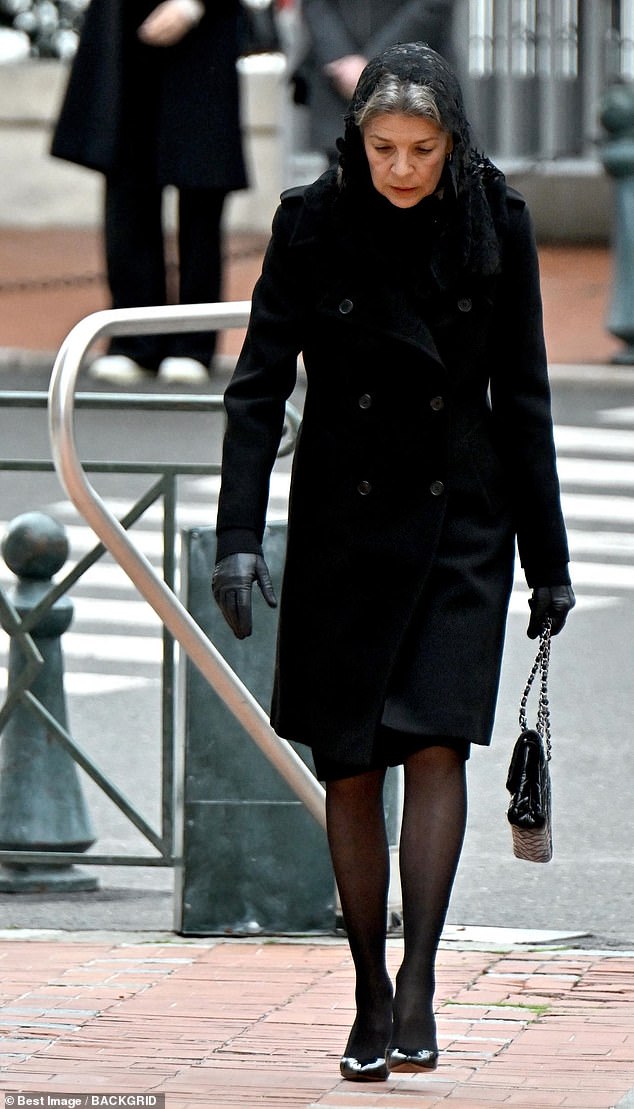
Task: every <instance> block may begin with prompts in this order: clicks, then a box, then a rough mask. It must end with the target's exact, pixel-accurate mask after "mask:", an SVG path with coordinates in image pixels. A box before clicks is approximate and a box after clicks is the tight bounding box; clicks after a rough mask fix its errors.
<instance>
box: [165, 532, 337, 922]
mask: <svg viewBox="0 0 634 1109" xmlns="http://www.w3.org/2000/svg"><path fill="white" fill-rule="evenodd" d="M285 544H286V525H285V524H272V525H270V526H269V527H268V528H267V531H266V535H265V538H264V553H265V556H266V560H267V563H268V565H269V568H270V571H271V576H272V578H273V582H274V585H275V588H276V591H278V595H279V588H280V579H281V574H282V567H283V563H284V550H285ZM182 548H183V562H184V588H185V597H186V604H187V607H188V609H189V611H190V612H191V613H192V615H193V616H194V618H195V620H196V621H197V622H198V623H199V624H200V626H201V627H202V629H203V630H204V631H205V632H206V634H207V635H208V636H209V638H210V639H211V640H212V642H213V643H214V644H215V646H216V647H217V648H218V650H219V651H220V652H221V654H222V655H223V656H224V657H225V658H226V659H227V661H228V662H229V664H230V665H231V666H232V668H233V669H234V670H235V671H236V673H237V674H238V675H239V677H240V678H241V679H242V681H244V682H245V684H246V685H247V686H248V688H249V689H250V691H251V692H252V694H253V695H254V697H256V698H257V700H258V701H259V702H260V704H261V705H262V706H263V707H264V708H266V709H267V710H268V705H269V700H270V695H271V688H272V678H273V665H274V656H275V638H276V625H277V621H276V619H275V614H274V613H272V612H271V610H270V609H269V608H268V607H267V606H266V605H265V603H264V601H263V600H262V598H261V597H260V595H259V590H258V589H257V587H256V588H254V590H253V607H254V620H253V624H254V630H253V635H252V636H250V637H249V638H248V639H245V640H241V641H238V640H237V639H235V637H234V636H233V633H232V632H231V631H230V630H229V628H228V627H227V626H226V624H225V622H224V620H223V618H222V616H221V614H220V611H219V610H218V609H217V607H216V605H215V604H214V601H213V599H212V596H211V573H212V570H213V566H214V563H215V548H216V543H215V535H214V531H213V529H212V528H198V529H195V530H191V531H187V532H184V533H183V543H182ZM184 700H185V749H184V760H185V765H184V774H183V781H184V787H183V794H184V796H183V812H182V820H181V821H180V824H181V827H182V850H181V852H180V854H181V857H182V863H181V865H180V866H179V868H178V869H177V897H176V908H177V919H176V924H175V928H176V931H177V932H181V933H182V934H184V935H218V934H221V935H223V934H224V935H260V934H267V933H268V934H273V933H278V934H279V933H282V934H293V933H307V932H308V933H311V932H317V933H319V932H332V931H334V929H335V926H336V895H335V882H334V877H333V874H332V869H331V865H330V858H329V854H328V845H327V842H326V835H325V832H324V831H323V829H322V828H321V827H320V826H319V825H318V824H317V823H316V821H315V820H314V818H313V817H312V816H311V815H310V814H309V813H308V812H307V810H306V809H305V807H304V805H303V804H302V803H301V801H299V800H298V799H297V797H296V796H295V795H294V793H292V792H291V790H290V788H289V787H288V786H287V785H286V783H285V782H284V781H283V780H282V779H281V777H280V776H279V774H278V773H277V772H276V770H275V769H274V768H273V767H272V766H271V764H270V763H269V761H268V760H267V759H266V757H265V756H264V755H263V754H262V752H261V751H260V750H259V749H258V748H257V747H256V745H255V744H254V743H253V741H252V740H251V739H250V737H249V736H248V735H247V734H246V732H245V731H244V730H243V728H242V727H241V725H240V724H238V723H237V721H236V720H235V719H234V717H233V716H232V714H231V713H230V712H229V711H228V709H227V708H226V707H225V705H224V704H223V702H222V701H221V700H220V699H219V698H218V696H217V695H216V694H215V693H214V691H213V690H212V689H211V687H210V686H209V685H208V683H207V682H206V681H205V680H204V678H202V676H201V675H200V674H199V673H198V671H197V670H196V668H195V667H193V666H192V665H191V664H190V663H187V664H186V669H185V698H184ZM297 751H298V753H299V754H300V755H301V757H302V758H304V759H305V760H306V761H307V762H308V763H309V765H311V764H310V752H309V751H308V749H307V748H305V747H302V746H298V748H297Z"/></svg>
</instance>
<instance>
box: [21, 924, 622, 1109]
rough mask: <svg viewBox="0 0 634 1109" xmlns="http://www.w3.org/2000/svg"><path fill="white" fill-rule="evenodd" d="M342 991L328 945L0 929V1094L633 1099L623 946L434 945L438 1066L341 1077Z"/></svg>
mask: <svg viewBox="0 0 634 1109" xmlns="http://www.w3.org/2000/svg"><path fill="white" fill-rule="evenodd" d="M400 950H401V949H400V942H399V941H396V940H392V941H390V949H389V955H390V965H391V969H392V971H395V970H396V968H397V966H398V963H399V961H400ZM352 993H353V976H352V969H351V964H350V958H349V955H348V951H347V947H346V945H345V943H344V942H343V941H337V940H331V941H326V942H323V943H320V942H303V943H289V942H271V943H266V944H262V943H255V942H249V941H238V942H235V941H234V942H224V941H220V942H217V943H214V942H213V941H211V940H209V941H202V942H194V943H187V942H185V941H182V940H179V939H178V938H176V937H175V938H174V941H173V942H166V943H152V942H149V943H129V944H128V943H126V942H124V940H123V939H121V940H119V941H118V942H108V941H105V940H104V941H103V942H101V941H100V942H93V941H92V940H90V939H86V940H83V941H81V942H69V941H68V940H66V939H64V938H62V939H60V940H58V941H56V942H49V941H47V940H41V941H31V942H25V941H24V940H21V939H17V938H16V939H15V940H9V941H4V942H1V943H0V1024H1V1025H2V1030H3V1031H2V1041H1V1047H0V1067H1V1071H0V1090H2V1091H8V1090H12V1091H16V1090H21V1091H23V1092H43V1091H46V1092H48V1093H50V1094H53V1093H55V1092H66V1093H71V1092H72V1093H87V1094H97V1093H98V1094H102V1095H104V1094H107V1093H115V1092H116V1093H122V1092H126V1093H137V1094H138V1093H154V1094H158V1093H164V1094H165V1095H166V1102H165V1105H166V1109H201V1107H205V1109H210V1107H211V1109H231V1107H234V1106H240V1107H243V1106H245V1105H262V1106H266V1107H267V1109H307V1107H319V1109H379V1107H381V1109H383V1107H385V1109H432V1107H433V1106H439V1105H447V1106H452V1107H455V1109H496V1107H497V1106H513V1107H514V1109H548V1107H551V1106H562V1107H566V1109H612V1107H614V1106H617V1105H619V1102H621V1104H622V1105H623V1106H625V1105H628V1106H631V1105H632V1100H631V1092H632V1087H633V1086H634V955H632V953H627V954H624V953H615V954H608V953H593V952H586V951H584V952H577V951H554V950H544V951H535V950H523V949H522V950H518V949H517V948H515V949H513V950H507V951H502V952H500V951H498V952H487V951H481V950H473V949H466V948H461V949H456V948H454V947H448V946H446V945H445V946H443V948H442V949H441V952H440V956H439V966H438V990H437V1009H438V1013H439V1017H438V1030H439V1040H440V1048H441V1060H440V1065H439V1067H438V1070H437V1071H436V1072H434V1073H432V1074H430V1075H429V1076H426V1075H399V1076H396V1075H395V1076H394V1077H393V1078H391V1079H390V1080H389V1081H388V1082H386V1083H377V1084H372V1085H365V1084H364V1085H359V1084H353V1083H348V1082H343V1081H341V1080H340V1079H339V1075H338V1057H339V1054H340V1052H341V1050H342V1049H343V1047H344V1045H345V1041H346V1037H347V1032H348V1028H349V1025H350V1023H351V1021H352V1010H351V1002H352ZM628 1091H630V1097H627V1096H626V1095H627V1093H628Z"/></svg>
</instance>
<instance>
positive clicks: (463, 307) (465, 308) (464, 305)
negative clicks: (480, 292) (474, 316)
mask: <svg viewBox="0 0 634 1109" xmlns="http://www.w3.org/2000/svg"><path fill="white" fill-rule="evenodd" d="M471 308H472V304H471V297H461V298H460V300H459V301H458V311H459V312H470V311H471Z"/></svg>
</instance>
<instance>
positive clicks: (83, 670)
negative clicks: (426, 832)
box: [0, 367, 634, 947]
mask: <svg viewBox="0 0 634 1109" xmlns="http://www.w3.org/2000/svg"><path fill="white" fill-rule="evenodd" d="M46 383H47V375H46V373H45V372H44V371H43V370H40V371H37V372H36V371H31V372H27V371H26V370H21V371H19V372H10V371H9V370H5V371H3V374H2V380H0V386H2V387H3V388H4V389H29V390H34V389H45V388H46ZM223 384H224V379H223V378H222V377H220V378H219V379H217V380H215V381H214V382H213V383H212V386H211V391H214V392H215V391H218V392H221V391H222V387H223ZM88 387H92V386H89V385H88V383H87V382H86V383H83V382H82V383H80V388H88ZM633 398H634V389H633V388H632V387H631V386H630V383H629V378H628V377H627V372H625V373H623V374H613V373H612V372H611V371H602V370H601V368H599V367H597V368H596V373H592V372H590V374H588V372H587V371H586V373H585V374H581V375H580V376H577V377H576V378H575V379H572V380H567V379H565V377H559V376H557V377H556V379H555V381H554V406H555V417H556V424H557V435H558V443H559V454H560V469H561V477H562V486H563V490H564V497H565V502H564V503H565V509H566V515H567V518H568V524H569V528H570V533H571V546H572V550H573V560H574V584H575V588H576V593H577V596H578V600H579V603H578V606H577V608H576V609H575V611H574V612H573V614H572V616H571V618H570V621H569V624H568V626H567V628H566V629H565V631H564V633H563V634H562V635H561V636H560V637H559V638H558V639H557V640H555V641H554V643H553V651H552V668H551V710H552V721H553V748H554V754H553V763H552V774H553V783H554V811H555V825H554V838H555V854H554V859H553V861H552V862H551V863H550V864H548V865H547V866H537V865H533V864H528V863H521V862H519V861H518V860H516V859H514V858H513V856H512V851H511V837H510V830H509V828H508V825H507V823H506V819H505V810H506V801H507V795H506V791H505V778H506V769H507V765H508V760H509V757H510V752H511V749H512V745H513V742H514V740H515V738H516V736H517V733H518V724H517V709H518V703H519V697H520V694H521V692H522V689H523V686H524V682H525V678H526V675H527V673H528V670H529V669H530V666H531V663H532V658H533V655H534V644H533V643H531V642H530V641H529V640H528V639H527V638H526V635H525V628H526V622H527V613H528V609H527V606H526V600H527V593H526V592H525V590H523V589H522V587H521V584H519V585H518V586H517V588H516V590H515V592H514V597H513V603H512V606H511V613H510V617H509V625H508V635H507V646H506V653H505V661H504V667H503V676H502V684H501V689H500V699H499V709H498V716H497V724H496V728H495V734H494V741H493V745H492V747H491V749H490V750H481V749H476V750H474V752H473V755H472V758H471V761H470V765H469V778H470V815H469V827H468V832H467V839H466V844H465V849H464V854H463V858H462V863H461V866H460V870H459V874H458V878H457V881H456V886H455V890H454V896H453V900H452V905H451V909H450V913H449V922H450V923H452V924H454V925H469V926H479V925H480V926H495V927H510V928H521V929H536V928H537V929H557V930H568V931H575V932H579V933H585V936H586V938H585V939H584V940H582V941H580V943H582V944H585V946H597V945H600V946H606V945H607V946H610V945H613V946H619V947H623V946H626V947H634V924H633V921H634V912H633V906H632V891H633V889H634V881H633V878H634V875H633V863H632V858H633V852H632V830H633V822H632V793H631V791H632V785H631V783H632V780H633V770H634V766H633V763H634V753H633V752H634V748H633V745H632V743H631V741H630V729H631V726H632V709H631V703H632V694H633V692H634V674H633V671H632V647H631V644H632V637H633V634H634V536H633V529H632V524H633V521H634V400H633ZM297 400H298V402H299V403H301V391H300V393H299V394H298V397H297ZM220 433H221V422H220V421H219V419H218V418H217V417H209V416H198V415H196V416H192V415H188V414H183V413H177V414H174V415H170V416H161V417H160V418H157V417H155V416H151V417H148V416H147V414H146V415H142V414H138V413H137V414H129V413H125V414H115V413H104V414H101V415H99V416H95V415H94V414H90V413H81V414H80V417H79V419H78V440H79V444H80V450H81V452H82V454H83V456H84V457H88V456H90V457H91V458H93V459H96V458H124V459H127V460H138V459H140V458H143V459H146V460H147V459H156V458H157V457H159V458H166V457H169V458H172V459H181V460H188V461H208V460H209V459H217V458H218V457H219V439H220ZM0 435H1V442H2V447H1V448H0V454H1V455H2V457H3V458H15V457H21V458H31V457H38V458H45V457H47V456H48V455H49V448H48V443H47V430H46V423H45V417H44V415H43V414H42V413H38V412H35V411H30V410H27V411H24V412H22V413H20V414H19V417H18V416H16V413H15V411H14V410H2V409H1V408H0ZM280 469H281V471H282V473H283V472H285V471H287V470H288V461H286V462H284V463H283V464H282V465H281V467H280ZM279 481H280V487H283V485H284V478H283V477H281V478H280V479H279ZM141 484H142V481H141V479H138V478H135V479H130V478H126V477H121V476H109V477H104V478H101V479H100V480H99V488H100V491H102V493H103V494H104V495H105V496H108V497H111V498H115V500H117V501H122V500H125V499H126V498H127V499H129V498H130V496H131V495H132V493H133V492H135V491H136V490H137V489H138V488H140V487H141ZM0 496H1V501H0V503H1V504H2V511H1V513H0V516H1V518H2V520H3V521H5V522H6V521H8V520H11V519H12V518H13V517H14V516H15V515H16V514H18V513H20V512H22V511H25V510H32V509H40V510H42V511H51V512H52V513H53V514H54V515H55V514H58V515H60V518H63V519H64V520H65V522H66V521H68V526H69V527H70V529H71V532H72V535H73V539H75V538H77V541H79V542H80V544H81V542H83V540H82V537H81V533H80V530H79V529H78V528H77V522H75V523H72V522H70V521H71V517H70V515H69V514H68V513H67V512H66V513H65V511H64V510H63V509H62V508H60V506H61V505H63V500H64V495H63V493H62V491H61V489H60V487H59V484H58V483H57V479H56V478H55V476H54V475H37V474H32V473H24V474H15V473H10V474H7V473H1V474H0ZM183 500H184V501H185V502H186V503H187V506H188V507H187V511H188V513H189V516H188V518H193V517H194V516H195V515H196V513H198V516H197V517H196V518H197V519H198V522H199V523H200V524H201V525H205V524H212V523H213V491H212V490H210V487H209V486H205V487H201V486H198V487H195V483H194V485H191V484H188V483H187V482H186V483H184V485H183ZM2 530H4V527H3V528H2ZM3 569H4V568H3ZM9 581H10V577H9V575H8V572H7V571H5V572H4V574H3V576H2V578H0V583H1V584H2V585H3V586H6V585H7V584H8V583H9ZM100 590H101V592H100ZM83 593H84V594H86V595H88V594H91V593H92V594H93V595H94V596H93V600H94V597H95V596H96V597H97V599H101V601H105V602H106V604H111V605H114V604H115V602H116V603H119V602H121V603H122V604H123V605H124V606H126V605H129V603H130V596H131V595H129V594H127V593H125V592H124V591H121V590H119V591H116V590H115V592H114V593H113V594H112V596H111V597H108V596H107V594H106V591H105V587H104V585H103V583H100V584H98V586H97V587H96V588H95V589H94V590H91V589H90V588H89V587H88V586H86V588H85V589H84V590H83ZM77 594H78V596H77V606H78V613H79V605H80V597H81V594H82V590H81V589H79V588H78V590H77ZM91 603H92V602H91ZM138 611H139V610H138V609H129V608H125V607H124V608H123V609H122V610H121V612H122V613H124V615H125V612H127V613H128V614H129V615H128V617H127V618H124V617H123V616H122V618H121V619H119V617H118V615H117V614H118V612H119V609H115V608H113V609H112V612H111V614H110V616H109V618H108V619H106V618H105V617H99V619H97V618H96V617H95V616H94V613H93V610H92V609H91V613H93V614H92V615H90V616H89V618H87V619H88V622H87V623H86V624H85V628H86V633H85V636H84V638H82V634H81V628H82V623H81V619H80V618H79V615H78V618H77V624H78V627H79V629H80V632H79V634H78V637H77V640H76V641H71V640H70V638H68V643H67V642H66V641H65V647H67V648H68V650H67V654H66V667H67V697H68V703H69V716H70V720H71V726H72V730H73V734H74V735H75V736H76V738H77V739H78V740H79V741H80V742H81V744H82V746H84V747H85V748H86V749H87V750H88V751H91V752H93V753H94V754H95V755H96V756H98V757H99V759H100V761H101V763H102V765H103V766H104V767H105V769H106V771H107V772H108V774H109V775H111V776H112V777H113V778H114V779H115V780H116V781H117V782H118V783H119V784H121V785H122V787H124V789H125V792H126V794H127V795H128V796H129V797H131V799H132V800H133V801H134V802H135V803H137V804H138V805H139V807H140V808H141V809H142V811H143V813H144V815H146V816H147V817H148V819H150V820H152V821H157V820H158V817H159V808H160V804H159V775H160V770H159V768H160V749H159V728H160V698H159V686H158V681H157V675H158V667H157V664H156V661H155V656H154V654H153V651H152V650H151V649H149V648H148V653H147V654H145V653H144V652H143V651H141V653H139V647H138V643H139V637H138V632H139V627H135V619H136V616H135V614H136V613H137V612H138ZM100 620H105V622H101V623H100ZM91 621H92V622H91ZM142 625H143V627H142V635H143V636H144V637H145V638H146V639H147V640H148V641H149V640H152V642H156V636H157V634H158V629H157V627H156V625H154V626H152V617H151V616H146V617H144V618H143V620H142ZM88 636H90V637H91V646H90V650H89V655H90V657H89V658H87V657H84V656H83V655H82V644H86V643H88V638H87V637H88ZM67 637H70V633H67ZM126 640H128V641H129V644H131V646H130V649H129V651H128V649H127V648H126ZM106 641H107V642H106ZM117 643H119V648H117ZM100 644H102V645H103V647H104V650H105V648H106V646H107V648H108V650H107V653H106V654H104V653H102V652H101V647H100ZM143 645H144V641H142V642H141V646H142V647H143ZM5 646H6V644H2V643H0V647H5ZM70 648H72V649H70ZM128 654H129V655H130V657H129V658H127V655H128ZM124 657H125V658H126V662H125V666H122V658H124ZM0 665H6V662H5V659H4V657H0ZM123 670H124V671H125V674H124V676H123V677H122V673H121V672H122V671H123ZM86 675H88V677H86ZM95 675H97V677H95ZM104 676H106V677H107V676H110V678H111V679H112V681H111V683H110V686H108V683H107V682H105V678H104ZM124 677H125V681H124V680H123V679H124ZM91 680H92V681H93V686H91V685H90V681H91ZM99 681H101V682H102V687H103V688H102V692H99V690H98V689H97V690H96V689H95V686H96V685H98V683H99ZM104 682H105V684H104ZM82 683H83V684H82ZM86 683H88V684H86ZM87 690H88V691H89V692H88V693H87ZM85 793H86V798H87V802H88V807H89V810H90V813H91V816H92V819H93V823H94V825H95V829H96V835H97V837H98V838H97V843H96V845H95V850H98V851H100V852H105V851H111V852H115V851H116V852H124V851H137V850H139V847H140V839H139V836H138V833H136V832H135V831H134V829H132V828H131V826H130V825H129V824H128V822H127V821H126V820H125V819H124V818H123V817H122V816H121V815H120V814H118V813H117V812H116V811H115V810H114V808H113V806H112V804H111V803H110V802H109V801H108V800H107V799H105V798H104V797H103V795H101V794H100V793H99V791H98V790H97V789H96V787H95V786H93V784H92V783H90V782H87V783H85ZM99 880H100V888H99V889H98V890H97V891H96V892H94V893H75V894H72V895H62V894H55V895H33V894H28V895H26V894H1V895H0V928H2V927H10V928H32V927H36V928H79V929H83V928H85V929H103V928H106V929H118V928H122V929H132V930H151V931H157V930H158V931H163V930H169V929H170V928H171V927H172V920H173V916H172V910H173V875H172V874H171V873H170V872H169V871H166V870H158V869H156V868H129V867H126V868H123V867H118V868H100V869H99Z"/></svg>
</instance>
